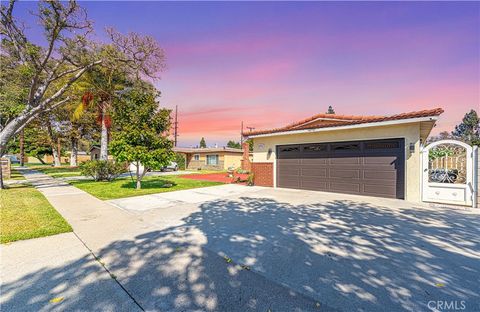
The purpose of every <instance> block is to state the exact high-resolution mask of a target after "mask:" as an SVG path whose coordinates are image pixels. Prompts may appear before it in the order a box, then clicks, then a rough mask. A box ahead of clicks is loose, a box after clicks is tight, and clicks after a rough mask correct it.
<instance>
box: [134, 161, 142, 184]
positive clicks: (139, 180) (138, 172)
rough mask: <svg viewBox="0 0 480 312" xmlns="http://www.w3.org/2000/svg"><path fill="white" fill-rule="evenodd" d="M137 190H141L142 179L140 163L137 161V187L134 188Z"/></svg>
mask: <svg viewBox="0 0 480 312" xmlns="http://www.w3.org/2000/svg"><path fill="white" fill-rule="evenodd" d="M135 188H136V189H137V190H139V189H141V188H142V178H141V174H140V162H138V161H137V186H136V187H135Z"/></svg>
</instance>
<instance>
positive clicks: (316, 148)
mask: <svg viewBox="0 0 480 312" xmlns="http://www.w3.org/2000/svg"><path fill="white" fill-rule="evenodd" d="M303 150H304V151H305V152H326V151H327V145H326V144H316V145H308V146H304V147H303Z"/></svg>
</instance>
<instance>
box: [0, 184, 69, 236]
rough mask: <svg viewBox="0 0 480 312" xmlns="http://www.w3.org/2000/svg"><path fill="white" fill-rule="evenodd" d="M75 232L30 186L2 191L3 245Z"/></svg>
mask: <svg viewBox="0 0 480 312" xmlns="http://www.w3.org/2000/svg"><path fill="white" fill-rule="evenodd" d="M70 231H72V228H71V226H70V225H69V224H68V223H67V221H65V219H63V218H62V216H61V215H60V214H59V213H58V212H57V211H56V210H55V209H54V208H53V207H52V205H50V203H49V202H48V201H47V199H46V198H45V197H44V196H43V195H42V193H40V192H39V191H37V190H36V189H35V188H34V187H32V186H29V185H15V186H14V185H12V186H8V188H7V189H5V190H0V243H2V244H3V243H8V242H13V241H16V240H21V239H29V238H35V237H43V236H48V235H54V234H59V233H64V232H70Z"/></svg>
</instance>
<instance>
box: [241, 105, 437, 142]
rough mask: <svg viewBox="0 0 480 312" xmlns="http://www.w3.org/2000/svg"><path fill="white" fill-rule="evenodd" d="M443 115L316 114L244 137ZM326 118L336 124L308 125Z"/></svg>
mask: <svg viewBox="0 0 480 312" xmlns="http://www.w3.org/2000/svg"><path fill="white" fill-rule="evenodd" d="M442 113H443V109H442V108H434V109H426V110H421V111H415V112H408V113H401V114H396V115H391V116H353V115H335V114H317V115H314V116H312V117H309V118H306V119H303V120H301V121H298V122H294V123H292V124H289V125H287V126H285V127H281V128H275V129H268V130H257V131H250V132H246V133H244V135H245V136H251V135H259V134H270V133H276V132H288V131H295V130H306V129H319V128H334V127H339V126H346V125H357V124H364V123H374V122H381V121H391V120H402V119H411V118H420V117H433V116H439V115H440V114H442ZM322 118H328V119H337V120H338V122H331V123H330V122H329V123H325V124H309V123H310V122H312V121H315V120H317V119H322Z"/></svg>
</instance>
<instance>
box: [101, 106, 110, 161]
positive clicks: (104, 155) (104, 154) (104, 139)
mask: <svg viewBox="0 0 480 312" xmlns="http://www.w3.org/2000/svg"><path fill="white" fill-rule="evenodd" d="M105 117H106V110H105V108H104V107H103V108H102V133H101V138H100V160H108V128H107V124H106V120H105Z"/></svg>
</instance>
